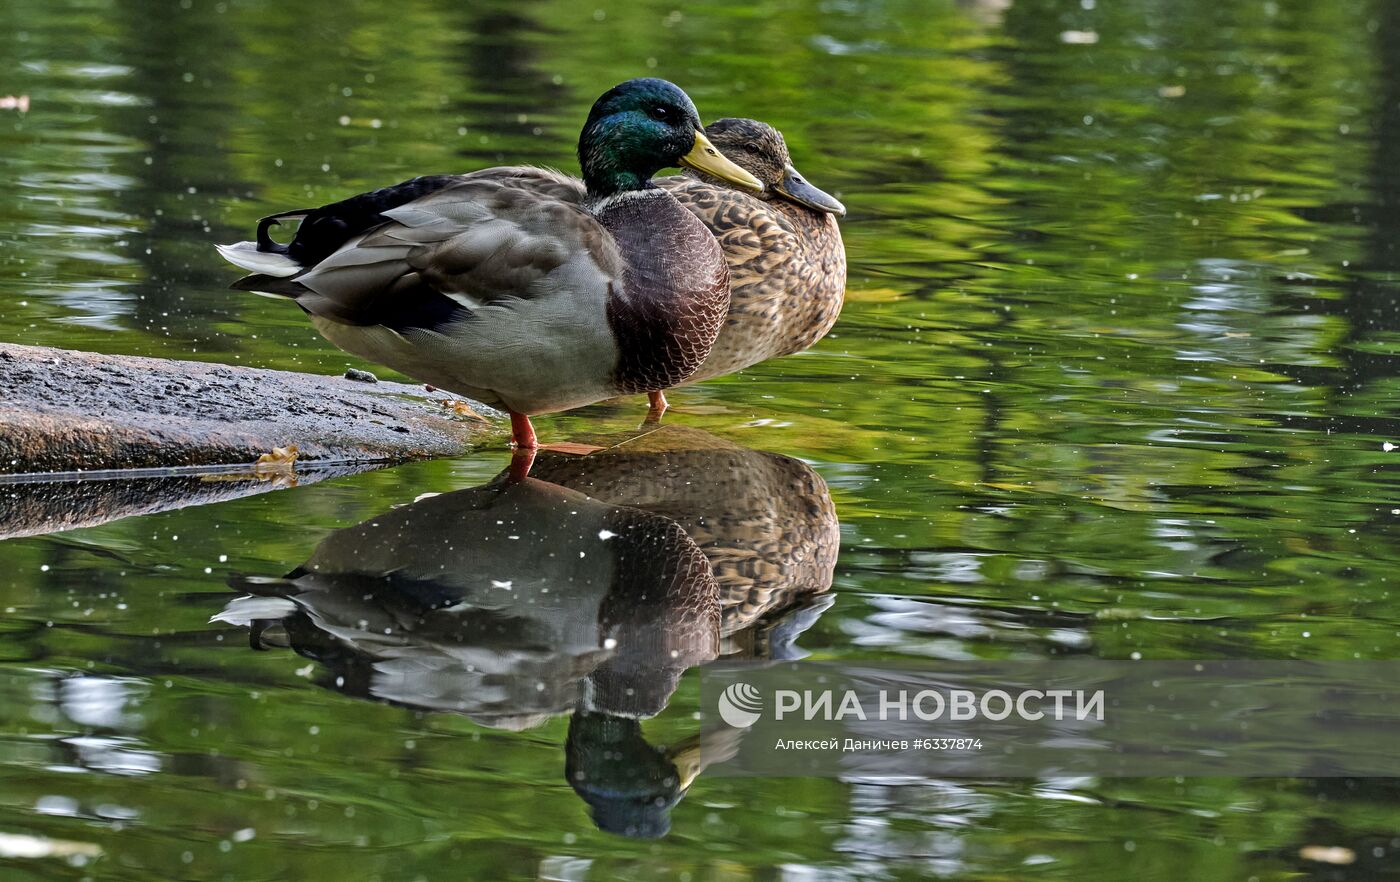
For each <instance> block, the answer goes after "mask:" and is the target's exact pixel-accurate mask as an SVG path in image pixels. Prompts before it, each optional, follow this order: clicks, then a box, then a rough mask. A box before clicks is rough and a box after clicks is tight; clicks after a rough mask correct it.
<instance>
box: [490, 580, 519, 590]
mask: <svg viewBox="0 0 1400 882" xmlns="http://www.w3.org/2000/svg"><path fill="white" fill-rule="evenodd" d="M514 584H515V582H514V581H512V580H509V579H507V580H506V581H504V582H498V581H496V580H495V579H492V580H491V587H492V588H504V589H505V590H507V591H509V590H510V588H511V586H512V585H514Z"/></svg>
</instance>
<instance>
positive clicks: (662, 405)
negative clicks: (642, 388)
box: [647, 391, 671, 423]
mask: <svg viewBox="0 0 1400 882" xmlns="http://www.w3.org/2000/svg"><path fill="white" fill-rule="evenodd" d="M647 401H648V402H650V403H651V408H650V409H648V410H647V422H649V423H659V422H661V417H662V416H664V415H665V413H666V408H668V407H670V406H671V405H670V404H668V403H667V401H666V393H665V392H661V391H656V392H648V393H647Z"/></svg>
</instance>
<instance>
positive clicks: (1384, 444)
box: [1381, 441, 1396, 453]
mask: <svg viewBox="0 0 1400 882" xmlns="http://www.w3.org/2000/svg"><path fill="white" fill-rule="evenodd" d="M1395 447H1396V445H1394V444H1391V443H1390V442H1389V441H1382V442H1381V450H1384V451H1385V452H1386V453H1389V452H1390V451H1392V450H1394V449H1395Z"/></svg>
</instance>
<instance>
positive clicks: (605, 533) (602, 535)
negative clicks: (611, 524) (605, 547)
mask: <svg viewBox="0 0 1400 882" xmlns="http://www.w3.org/2000/svg"><path fill="white" fill-rule="evenodd" d="M616 535H617V534H616V533H614V532H613V531H612V530H599V531H598V538H599V539H602V540H603V541H604V542H607V541H608V540H609V539H611V538H612V537H614V536H616Z"/></svg>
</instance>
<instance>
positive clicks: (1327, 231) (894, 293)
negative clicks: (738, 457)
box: [0, 0, 1400, 882]
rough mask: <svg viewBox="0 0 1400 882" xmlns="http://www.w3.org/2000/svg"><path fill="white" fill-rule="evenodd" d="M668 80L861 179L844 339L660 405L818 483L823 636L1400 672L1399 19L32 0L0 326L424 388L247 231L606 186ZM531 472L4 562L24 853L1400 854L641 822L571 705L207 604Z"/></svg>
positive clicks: (984, 818) (708, 782)
mask: <svg viewBox="0 0 1400 882" xmlns="http://www.w3.org/2000/svg"><path fill="white" fill-rule="evenodd" d="M638 75H655V76H663V77H666V78H668V79H671V80H673V81H675V82H677V83H679V84H680V85H682V86H683V87H684V88H685V89H686V90H687V91H688V92H689V93H690V95H691V96H692V97H693V98H694V99H695V101H696V103H697V105H698V106H699V108H700V110H701V113H702V115H703V116H704V117H705V118H706V119H711V118H716V117H720V116H752V117H757V118H761V119H764V120H766V121H768V122H771V123H773V124H774V125H776V126H778V127H779V128H781V129H782V131H783V132H784V134H785V135H786V137H787V141H788V143H789V145H790V147H791V148H792V152H793V155H794V159H795V160H796V162H797V164H798V166H799V167H800V168H801V169H802V170H803V172H804V173H805V174H806V176H807V177H808V178H809V179H811V180H812V181H813V182H814V183H816V184H817V185H818V186H820V187H822V188H823V189H825V190H827V191H829V192H831V193H834V194H836V195H838V196H839V198H840V199H841V200H842V201H844V202H845V204H846V205H847V206H848V208H849V209H850V213H849V214H848V215H847V217H846V218H845V219H844V220H843V221H842V230H843V234H844V236H845V241H846V245H847V253H848V257H849V261H850V282H849V292H848V296H847V301H846V306H845V310H844V312H843V314H842V317H841V320H840V322H839V323H838V324H837V326H836V328H835V329H834V331H833V332H832V333H831V334H830V335H829V336H828V337H827V338H826V339H825V340H823V341H822V342H821V343H820V344H819V345H817V346H816V347H815V348H814V349H813V350H812V351H811V352H808V353H805V354H803V355H800V356H795V357H790V358H786V359H782V360H778V361H774V362H769V363H767V364H764V365H761V366H758V367H755V368H753V369H751V370H748V371H745V372H743V373H742V374H739V375H736V376H731V377H727V378H723V379H719V380H714V381H711V382H707V383H704V384H703V385H700V386H697V387H693V388H689V389H684V390H680V391H677V392H675V393H673V395H672V403H673V404H674V405H675V408H676V412H675V413H673V414H672V415H670V416H668V418H667V420H668V422H671V423H674V424H676V425H679V426H683V427H687V428H693V429H697V430H703V431H704V432H707V433H710V435H713V436H715V438H717V439H720V440H721V441H722V442H727V443H729V444H733V445H738V446H739V447H742V448H750V449H753V450H757V451H764V452H771V453H776V454H782V455H785V456H788V457H793V458H796V459H797V460H800V461H801V462H802V463H805V467H806V468H809V469H810V470H811V471H812V472H814V473H815V474H816V475H818V476H820V478H821V479H822V480H823V481H824V482H825V485H826V486H827V487H828V488H829V492H830V499H831V501H832V503H833V504H834V510H835V512H836V515H837V516H838V517H839V522H840V527H839V530H840V545H841V547H840V554H839V557H838V558H837V560H836V563H835V570H834V576H832V577H831V579H830V585H829V591H825V592H824V593H826V594H829V596H830V597H831V598H832V602H831V604H830V606H829V608H825V609H821V608H817V609H815V611H813V610H812V609H810V608H809V609H808V610H807V612H809V613H811V615H809V616H808V618H807V620H805V621H804V622H803V624H804V626H805V627H806V630H805V632H803V633H801V634H800V636H798V637H796V639H795V646H794V647H788V651H798V648H800V651H804V652H806V653H809V656H808V657H810V658H815V659H822V660H853V659H862V660H880V659H895V660H901V661H906V662H907V661H917V660H926V661H928V662H930V663H936V662H938V661H939V660H950V659H969V658H1037V657H1042V656H1047V655H1056V654H1060V655H1076V656H1090V657H1102V658H1111V659H1123V658H1132V657H1142V658H1190V657H1209V658H1221V657H1231V658H1233V657H1240V658H1299V659H1324V658H1325V659H1350V658H1366V659H1389V658H1395V657H1397V655H1400V597H1397V596H1396V595H1395V591H1396V587H1397V584H1400V451H1395V452H1391V451H1388V450H1387V449H1385V447H1384V446H1383V445H1386V444H1387V442H1394V443H1396V444H1400V308H1397V291H1400V286H1397V283H1396V281H1395V279H1396V273H1397V271H1400V254H1397V251H1396V244H1397V242H1400V3H1395V2H1393V0H1374V2H1368V0H1335V2H1325V3H1324V2H1317V0H1171V2H1154V0H1014V2H1013V0H885V2H881V0H764V2H760V3H756V4H748V3H737V2H733V3H690V4H684V5H678V4H673V3H671V2H661V3H658V2H653V0H629V2H613V0H591V2H586V3H571V2H564V0H539V2H537V0H509V2H476V0H472V2H465V0H398V2H393V3H388V2H383V3H380V2H373V3H371V2H355V3H349V2H330V0H295V2H272V0H220V2H215V0H6V2H5V4H4V5H3V6H0V97H3V96H5V95H14V96H19V95H27V96H28V97H29V100H30V108H29V110H28V112H27V113H20V112H18V111H17V110H0V192H3V194H4V198H3V199H0V342H15V343H33V344H44V345H52V346H61V347H69V348H78V349H89V350H97V351H102V352H112V353H128V354H141V355H155V356H166V357H177V358H197V359H205V360H211V361H220V362H229V363H236V364H244V365H252V366H259V367H278V368H287V369H299V370H310V371H319V372H326V373H338V372H340V371H342V370H344V368H345V367H347V366H350V365H354V366H357V367H368V368H371V369H376V370H378V372H379V373H380V375H381V376H389V372H387V371H384V370H382V369H378V368H375V367H374V366H372V365H365V364H362V363H360V362H357V361H355V360H353V359H351V358H349V357H348V356H346V355H344V354H342V353H340V352H339V351H337V350H335V349H334V348H332V347H331V346H330V345H329V344H327V343H325V342H324V341H323V340H321V339H320V338H319V337H318V336H317V335H316V334H315V333H314V332H313V331H312V329H311V328H310V326H309V325H308V324H307V323H306V322H305V320H304V318H303V316H302V314H301V313H300V312H299V311H298V310H296V309H295V308H292V307H290V306H289V305H288V304H286V303H283V302H275V301H272V300H268V299H264V298H258V297H252V296H248V295H245V294H239V293H236V292H230V291H228V290H226V286H227V284H228V283H229V282H230V281H231V280H232V279H233V278H234V277H235V273H234V272H233V271H231V270H230V268H229V267H227V266H226V265H224V264H223V263H222V262H221V261H220V260H219V259H218V258H217V256H216V255H215V253H214V251H213V248H212V245H213V244H214V243H216V242H229V241H235V240H238V239H241V238H246V237H247V236H248V234H249V232H250V230H251V224H252V222H253V221H254V220H255V219H256V218H257V217H259V216H261V215H263V214H267V213H270V212H272V211H276V210H281V209H285V208H291V207H298V206H302V205H307V204H311V205H314V204H319V203H321V202H325V201H330V200H334V199H339V198H342V197H344V196H347V195H351V194H353V193H356V192H359V191H362V190H365V189H370V188H374V187H378V186H383V185H386V184H390V183H394V182H397V181H399V180H402V179H404V178H407V177H411V176H413V175H416V174H422V173H438V172H452V171H466V170H471V169H476V168H481V167H486V166H489V165H494V164H500V163H506V162H510V163H514V162H532V163H541V164H550V165H556V166H558V167H561V168H563V169H565V170H569V171H573V170H576V168H577V166H576V163H575V160H574V158H573V149H574V142H575V139H576V136H577V131H578V128H579V125H580V122H581V120H582V119H583V117H584V115H585V114H586V113H587V109H588V107H589V105H590V104H591V103H592V101H593V99H594V98H595V97H596V96H597V95H598V94H599V93H600V92H601V91H603V90H604V89H605V88H607V87H608V86H610V85H612V84H613V83H615V82H618V81H620V80H623V79H626V78H628V77H632V76H638ZM0 382H3V372H0ZM56 394H61V390H57V391H56ZM0 395H3V391H0ZM642 407H643V405H642V403H641V402H639V401H635V400H634V401H624V402H613V403H607V404H602V405H598V406H594V407H590V408H586V409H583V410H580V411H576V412H574V413H571V414H568V415H564V416H558V417H550V418H543V419H541V420H539V421H538V423H537V425H538V428H539V429H540V431H541V433H542V434H544V435H547V436H548V437H549V439H560V438H568V437H574V436H578V435H581V434H583V433H616V432H621V431H625V430H629V429H632V428H634V427H635V426H636V424H637V422H638V421H639V418H640V416H641V413H642ZM289 440H295V439H289ZM506 459H507V453H506V451H505V450H504V449H493V450H486V451H481V452H478V453H476V454H474V455H472V456H470V457H465V458H462V459H459V460H449V461H439V462H431V463H419V464H413V465H408V466H402V467H399V468H394V469H390V470H384V471H378V472H372V473H368V474H363V475H359V476H355V477H348V478H340V479H336V480H332V481H328V482H325V483H320V484H315V485H311V486H304V487H300V488H296V489H288V490H283V491H279V492H275V493H268V494H265V495H261V496H256V497H251V498H246V499H241V500H237V501H233V502H227V503H222V504H217V505H209V506H204V507H199V508H192V509H186V510H182V511H175V512H170V513H165V514H158V515H151V516H146V517H140V518H131V519H127V520H123V521H118V522H114V523H110V524H107V525H104V526H101V527H94V528H90V529H82V530H74V531H71V532H65V533H59V534H53V535H49V536H40V537H34V538H25V539H14V540H10V541H6V542H3V543H0V611H3V616H0V878H3V879H5V880H6V882H9V880H19V882H37V880H57V879H65V880H67V879H72V880H77V879H95V880H96V879H101V880H106V879H113V880H133V882H136V880H141V882H145V880H166V879H169V880H176V879H178V880H225V879H227V880H298V882H302V880H304V882H312V880H344V879H355V880H363V882H375V880H382V882H400V880H403V882H411V880H419V879H422V880H449V879H452V880H458V879H567V880H585V879H586V880H611V879H680V880H693V882H702V880H725V882H729V880H775V882H776V880H783V882H809V880H816V882H836V880H841V882H845V880H867V879H869V880H887V879H889V880H893V879H926V878H946V879H969V880H974V879H975V880H1010V879H1018V880H1020V879H1033V880H1041V879H1043V880H1076V882H1079V880H1095V882H1100V880H1101V882H1110V880H1120V879H1123V878H1134V879H1141V880H1172V882H1176V880H1245V879H1258V880H1284V879H1290V880H1292V879H1300V878H1305V879H1329V880H1332V879H1378V878H1392V877H1397V876H1400V856H1397V855H1400V785H1397V784H1396V783H1395V782H1393V781H1388V780H1366V781H1323V780H1231V779H1202V780H1175V781H1174V780H1158V779H1146V780H1098V779H1073V780H1065V779H1057V780H1042V781H1028V780H989V781H969V780H918V781H897V782H879V781H839V780H806V779H774V780H755V779H743V780H739V779H722V778H714V777H707V776H706V775H705V774H703V773H701V774H700V775H699V777H698V778H696V779H695V781H694V783H693V784H692V785H691V786H690V787H689V790H688V792H686V793H684V795H683V796H682V797H681V798H680V799H679V801H678V802H676V803H675V805H674V807H673V808H669V809H668V812H667V814H668V819H669V827H670V829H669V832H668V833H666V834H665V835H664V836H661V837H659V838H643V837H637V836H633V837H626V836H621V835H617V834H615V833H612V832H606V831H605V830H602V829H599V827H598V826H597V825H596V824H595V822H594V817H593V815H592V814H591V812H590V806H589V804H588V803H586V802H585V801H584V800H583V799H581V798H580V796H579V793H578V792H576V790H575V789H574V788H573V787H571V786H570V781H569V780H568V778H567V776H566V773H565V771H566V763H567V762H569V761H570V760H569V756H571V754H570V753H569V745H571V744H572V743H574V742H573V740H572V738H573V737H575V736H577V735H578V733H575V736H571V734H570V725H571V717H570V715H569V714H567V713H557V714H556V713H542V714H538V715H536V717H537V718H536V717H532V718H531V719H515V720H514V723H513V724H512V725H502V724H501V721H500V720H495V719H488V720H483V719H482V718H480V716H479V715H478V716H475V717H474V716H472V715H468V714H465V713H457V712H453V710H452V709H451V708H442V707H425V706H424V705H425V704H428V703H427V702H412V701H408V702H406V701H387V700H377V699H382V698H383V696H382V695H376V694H375V693H374V690H373V689H369V688H362V687H363V684H360V686H359V687H357V686H356V684H354V683H349V682H341V681H337V679H336V677H337V676H341V678H342V680H344V679H345V678H344V676H343V675H344V670H345V668H344V664H342V661H343V660H337V659H335V658H318V657H317V656H316V654H315V653H314V652H311V651H310V650H307V651H301V652H298V651H293V650H292V649H288V648H283V647H282V646H270V647H266V649H267V651H263V652H257V651H253V650H252V649H251V648H250V646H249V643H250V633H249V630H248V629H247V628H245V627H243V626H241V625H239V624H236V623H233V622H229V621H222V620H216V621H212V622H211V618H212V617H214V616H216V615H217V614H219V613H220V611H221V610H223V609H224V608H225V606H226V605H227V604H228V603H229V601H230V600H232V599H233V598H235V597H236V596H238V595H239V593H240V591H239V590H238V589H237V586H236V584H235V585H231V584H230V582H231V580H232V581H233V582H235V583H237V581H238V580H239V579H240V578H244V577H247V576H261V577H269V578H270V577H279V576H282V575H284V574H286V573H288V572H289V571H291V570H293V569H294V568H295V567H297V566H298V565H300V564H302V563H303V561H305V560H306V559H307V558H308V557H309V556H310V555H311V554H312V552H313V550H314V549H316V547H317V546H318V544H319V543H321V542H322V541H323V540H326V539H327V538H328V537H331V536H333V535H334V531H336V530H338V529H341V528H345V527H349V526H351V525H354V524H356V523H359V522H360V521H363V520H365V519H369V518H374V517H376V516H380V515H382V514H385V513H387V512H389V511H391V510H393V509H394V507H395V506H400V505H403V504H406V503H410V502H412V501H413V500H414V499H415V498H416V497H418V496H420V495H421V494H424V493H445V492H448V491H453V490H460V489H464V488H472V487H476V486H479V485H482V484H484V483H486V482H488V481H490V480H492V479H493V477H494V476H495V475H496V474H497V473H498V472H499V471H500V470H501V469H502V468H503V467H504V465H505V463H506ZM719 477H722V476H718V475H716V474H715V473H714V472H713V471H710V470H706V469H704V468H697V469H695V470H694V472H693V475H692V477H690V478H688V479H687V480H689V481H690V482H692V483H693V484H694V488H693V489H695V488H698V489H695V492H696V493H697V494H699V495H700V496H703V495H704V491H705V488H706V487H707V486H708V485H707V482H713V481H717V480H718V478H719ZM728 492H729V491H725V490H722V489H720V488H716V489H715V494H716V496H720V495H724V494H726V493H728ZM0 504H3V503H2V502H0ZM549 551H550V549H549V548H548V547H541V549H540V553H541V554H548V553H549ZM819 581H820V580H819ZM807 587H808V588H811V589H812V591H813V592H821V591H822V590H823V589H826V588H827V587H828V586H827V585H824V584H819V585H809V586H807ZM824 602H825V601H823V603H824ZM817 606H818V607H821V604H817ZM253 642H255V643H256V642H258V641H257V639H254V640H253ZM526 643H528V641H525V640H524V639H523V638H522V643H521V645H522V646H524V645H525V644H526ZM301 648H302V649H303V650H306V647H301ZM338 665H339V667H338ZM695 675H696V672H695V671H694V670H691V671H690V672H689V673H688V674H687V675H685V676H684V677H682V678H681V681H680V683H679V685H678V687H677V689H676V691H675V694H674V696H673V697H672V698H671V700H670V703H669V706H668V707H667V708H666V709H665V710H664V711H662V712H661V713H659V714H656V715H655V716H648V718H647V719H645V720H643V721H642V722H641V728H642V731H643V732H644V733H645V737H646V740H647V741H648V742H650V743H651V744H654V745H656V746H657V749H658V750H661V749H663V748H665V747H667V746H674V745H676V744H681V743H684V742H685V739H687V738H689V737H691V736H693V735H694V734H695V732H696V731H697V730H698V723H697V722H696V720H695V717H694V713H695V711H696V688H695V679H696V676H695ZM352 679H353V678H352ZM525 723H529V724H531V725H524V724H525ZM1397 743H1400V739H1397ZM653 832H656V831H653ZM7 835H8V836H11V837H20V840H16V839H13V838H12V839H10V840H6V839H5V838H4V837H6V836H7ZM28 837H37V838H39V839H40V840H45V841H50V842H61V843H67V844H68V845H67V846H66V847H67V849H68V850H69V852H70V853H69V854H67V855H63V854H59V855H51V856H48V857H26V856H23V855H22V854H20V853H19V852H20V851H22V849H18V846H16V845H15V844H14V843H15V842H16V841H23V842H30V841H32V840H31V839H29V838H28ZM7 841H8V842H9V845H8V846H7V845H6V842H7ZM1319 845H1320V846H1327V847H1329V848H1332V849H1334V850H1333V851H1331V852H1325V853H1322V854H1323V856H1329V857H1331V858H1332V862H1327V861H1319V860H1315V859H1312V858H1316V857H1318V856H1319V852H1317V851H1316V850H1314V849H1310V848H1309V847H1310V846H1319ZM1347 857H1349V858H1350V862H1346V861H1345V860H1343V859H1344V858H1347ZM1338 861H1341V862H1338Z"/></svg>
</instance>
